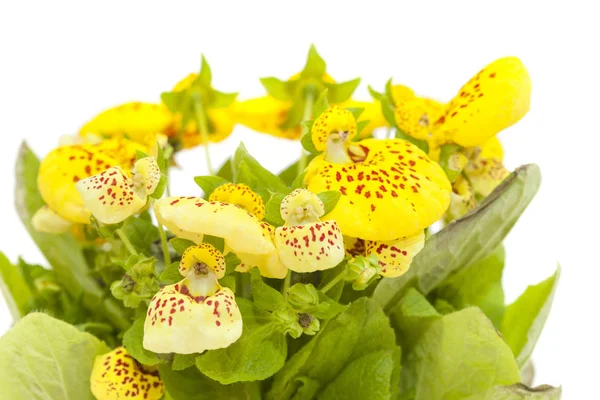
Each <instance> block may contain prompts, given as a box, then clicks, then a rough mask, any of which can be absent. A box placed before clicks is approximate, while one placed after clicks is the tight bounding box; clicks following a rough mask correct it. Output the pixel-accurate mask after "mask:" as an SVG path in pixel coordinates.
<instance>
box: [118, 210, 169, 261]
mask: <svg viewBox="0 0 600 400" xmlns="http://www.w3.org/2000/svg"><path fill="white" fill-rule="evenodd" d="M120 229H121V231H123V233H124V234H125V236H127V238H128V239H129V241H130V242H131V244H132V245H133V247H135V249H136V250H137V251H138V252H139V253H141V254H145V255H147V256H150V255H152V252H151V249H150V246H151V245H152V243H154V242H155V241H157V240H160V235H159V233H158V228H156V226H154V224H152V221H147V220H145V219H142V218H128V219H126V220H125V222H124V223H123V226H122V227H121V228H120Z"/></svg>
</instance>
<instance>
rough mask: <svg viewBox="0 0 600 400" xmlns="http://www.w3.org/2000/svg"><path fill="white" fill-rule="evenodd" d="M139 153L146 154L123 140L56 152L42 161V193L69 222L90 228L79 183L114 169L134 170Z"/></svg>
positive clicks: (115, 139)
mask: <svg viewBox="0 0 600 400" xmlns="http://www.w3.org/2000/svg"><path fill="white" fill-rule="evenodd" d="M137 149H142V150H145V148H143V147H141V146H139V145H136V144H135V143H133V142H131V141H128V140H125V139H119V138H114V139H109V140H105V141H102V142H101V143H98V144H81V145H70V146H61V147H58V148H56V149H54V150H53V151H51V152H50V153H49V154H48V155H47V156H46V157H45V158H44V159H43V160H42V162H41V164H40V170H39V174H38V189H39V191H40V194H41V196H42V198H43V199H44V202H45V203H46V205H47V206H48V208H49V209H50V210H51V211H52V212H53V213H54V214H56V215H57V216H59V217H60V218H62V219H64V220H66V221H69V222H73V223H78V224H89V223H90V212H89V210H88V209H87V207H86V206H85V204H84V202H83V199H82V198H81V195H80V194H79V193H78V192H77V189H76V188H75V185H76V183H77V182H79V181H80V180H82V179H85V178H88V177H90V176H92V175H95V174H98V173H101V172H103V171H106V170H107V169H109V168H112V167H121V168H123V169H125V170H128V169H130V168H131V167H132V166H133V163H134V161H135V157H136V150H137ZM42 212H46V211H42ZM38 218H41V217H38Z"/></svg>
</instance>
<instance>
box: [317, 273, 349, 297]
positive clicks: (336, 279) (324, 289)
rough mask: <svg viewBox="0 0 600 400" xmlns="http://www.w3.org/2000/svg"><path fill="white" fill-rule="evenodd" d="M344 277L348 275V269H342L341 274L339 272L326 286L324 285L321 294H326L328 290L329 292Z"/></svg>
mask: <svg viewBox="0 0 600 400" xmlns="http://www.w3.org/2000/svg"><path fill="white" fill-rule="evenodd" d="M346 275H348V269H346V268H344V270H343V271H342V272H340V273H339V274H337V275H336V276H334V277H333V279H332V280H330V281H329V283H327V285H325V286H324V287H323V289H321V292H323V293H327V292H328V291H329V290H331V289H332V288H333V287H334V286H335V285H336V284H337V283H338V282H339V281H341V280H342V279H344V278H345V277H346Z"/></svg>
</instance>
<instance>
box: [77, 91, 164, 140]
mask: <svg viewBox="0 0 600 400" xmlns="http://www.w3.org/2000/svg"><path fill="white" fill-rule="evenodd" d="M174 123H175V119H174V116H173V114H171V113H170V112H169V110H168V109H167V107H165V106H164V105H163V104H154V103H143V102H139V101H135V102H129V103H125V104H121V105H119V106H116V107H113V108H109V109H108V110H105V111H103V112H101V113H100V114H98V115H97V116H95V117H94V118H92V119H91V120H90V121H88V122H87V123H86V124H85V125H83V126H82V127H81V129H80V130H79V135H80V136H83V137H87V136H88V135H95V136H98V137H100V138H107V137H108V138H111V137H120V138H128V139H130V140H133V141H134V142H137V143H140V144H142V145H144V146H146V147H148V148H150V147H152V146H153V145H154V144H155V143H156V141H157V139H158V136H159V135H161V134H162V135H173V134H174V131H175V129H174Z"/></svg>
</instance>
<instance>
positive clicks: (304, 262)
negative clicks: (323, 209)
mask: <svg viewBox="0 0 600 400" xmlns="http://www.w3.org/2000/svg"><path fill="white" fill-rule="evenodd" d="M275 245H276V246H277V251H278V252H279V257H280V258H281V261H282V262H283V264H284V265H285V266H286V267H287V268H289V269H291V270H292V271H295V272H314V271H322V270H326V269H330V268H333V267H335V266H336V265H338V264H339V263H340V262H342V260H343V259H344V242H343V237H342V233H341V232H340V228H339V226H338V224H337V223H336V222H335V221H323V222H314V223H310V224H306V225H295V226H280V227H278V228H277V229H276V230H275Z"/></svg>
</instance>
